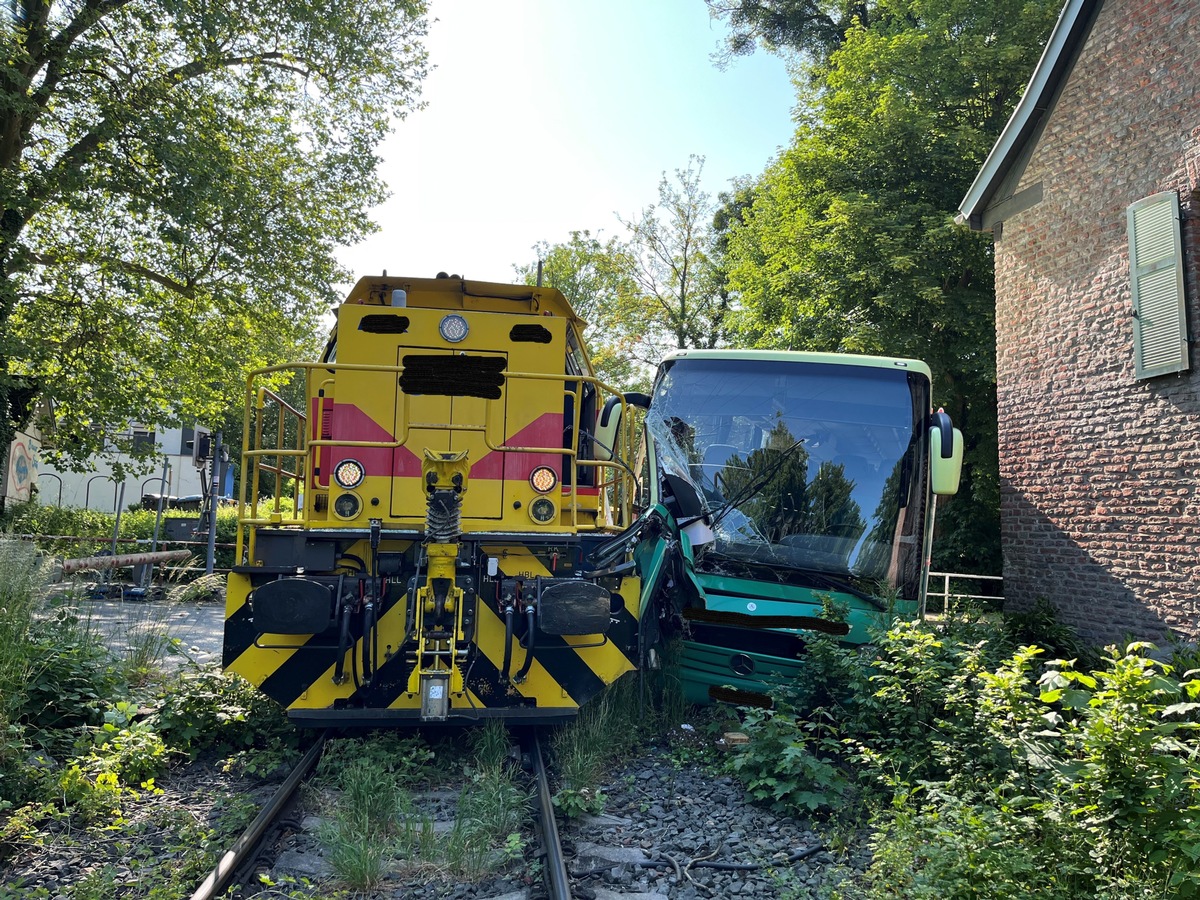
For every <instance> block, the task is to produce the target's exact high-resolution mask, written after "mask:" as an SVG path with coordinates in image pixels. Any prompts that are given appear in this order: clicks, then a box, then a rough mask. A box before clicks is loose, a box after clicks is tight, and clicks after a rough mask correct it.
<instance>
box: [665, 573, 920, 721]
mask: <svg viewBox="0 0 1200 900" xmlns="http://www.w3.org/2000/svg"><path fill="white" fill-rule="evenodd" d="M695 579H696V581H697V583H698V584H699V585H700V588H701V597H702V598H703V600H704V606H705V608H706V609H708V610H710V611H714V612H733V613H742V614H749V615H757V616H813V617H817V618H820V617H821V616H822V612H823V609H824V602H823V600H824V598H825V597H828V598H830V599H831V600H832V601H833V602H834V603H836V604H838V605H839V606H844V607H847V608H848V615H847V619H846V623H847V624H848V625H849V626H850V632H849V633H848V634H847V635H845V637H843V638H842V639H841V640H842V642H843V643H846V644H852V645H861V644H866V643H869V642H870V640H871V632H872V631H874V630H876V629H878V628H880V627H882V626H885V625H886V624H887V623H888V622H889V621H890V619H891V618H893V617H894V616H896V615H906V614H907V615H915V614H916V604H912V603H908V604H904V605H903V607H902V608H899V609H896V610H894V611H893V612H892V613H890V614H889V613H888V612H885V611H884V610H881V609H879V608H878V607H876V606H875V605H874V604H872V603H870V602H868V601H866V600H863V599H862V598H861V597H855V596H853V595H852V594H845V593H842V592H840V591H834V590H820V589H817V588H806V587H798V586H795V585H788V584H782V583H779V582H766V581H754V580H751V579H746V578H733V577H730V576H726V575H713V574H709V573H705V572H700V573H697V574H696V576H695ZM762 630H763V632H775V633H784V634H794V635H799V636H804V635H806V634H812V633H813V632H807V631H804V630H800V629H782V628H781V629H767V628H764V629H762ZM738 657H749V658H750V659H751V660H752V661H753V663H754V674H753V675H749V676H746V675H740V674H738V673H737V672H736V671H735V669H734V668H733V663H734V660H735V659H737V658H738ZM803 665H804V663H803V657H801V656H797V657H795V658H788V657H783V656H772V655H768V654H765V653H756V652H753V651H750V650H746V649H737V648H732V647H725V646H721V645H714V644H706V643H701V642H699V641H695V640H685V641H684V642H683V650H682V653H681V654H680V659H679V670H680V671H679V675H680V679H681V681H682V683H683V693H684V697H685V698H686V699H687V701H688V702H690V703H709V702H711V700H710V695H709V689H710V688H714V687H733V688H736V689H737V690H740V691H749V692H754V693H769V692H770V691H771V690H772V689H773V688H775V687H780V686H785V685H787V684H789V683H790V682H792V681H793V680H794V679H795V678H796V677H797V676H798V675H799V673H800V671H801V669H802V667H803Z"/></svg>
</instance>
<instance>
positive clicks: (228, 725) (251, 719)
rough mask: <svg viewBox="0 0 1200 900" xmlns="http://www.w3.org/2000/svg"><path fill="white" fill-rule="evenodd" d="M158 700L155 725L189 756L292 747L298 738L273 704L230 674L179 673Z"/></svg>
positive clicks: (282, 713) (245, 682) (167, 739)
mask: <svg viewBox="0 0 1200 900" xmlns="http://www.w3.org/2000/svg"><path fill="white" fill-rule="evenodd" d="M158 703H159V708H158V712H157V713H156V714H155V716H154V719H153V725H154V727H155V729H156V730H157V731H158V733H159V734H161V735H162V737H163V739H164V740H165V741H166V742H167V744H168V745H169V746H171V747H172V748H175V749H177V750H180V751H182V752H184V753H188V754H190V755H191V756H192V757H193V758H194V757H197V756H199V755H201V754H204V753H212V754H216V755H218V756H222V757H224V756H228V755H230V754H232V753H235V752H238V751H244V750H249V749H251V748H253V747H255V746H258V745H267V744H272V743H274V744H276V745H278V744H279V743H280V742H282V744H283V745H285V746H287V747H292V748H294V747H295V746H296V745H297V743H298V737H297V735H296V731H295V729H294V727H293V726H292V724H291V723H290V722H289V721H288V720H287V716H286V715H285V714H284V712H283V710H282V709H281V708H280V706H279V704H277V703H275V702H274V701H273V700H271V699H270V698H268V697H266V696H265V695H263V694H260V693H259V692H258V691H257V690H256V689H255V688H254V687H253V685H251V684H250V683H249V682H248V681H246V680H245V679H243V678H239V677H238V676H236V675H226V674H223V673H221V672H215V671H211V670H203V671H199V672H190V673H185V674H184V675H183V676H182V678H181V680H180V682H179V683H178V684H176V685H173V686H172V688H171V690H170V691H169V692H168V693H166V694H165V695H164V696H162V697H160V698H159V700H158Z"/></svg>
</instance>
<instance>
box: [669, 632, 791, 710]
mask: <svg viewBox="0 0 1200 900" xmlns="http://www.w3.org/2000/svg"><path fill="white" fill-rule="evenodd" d="M739 655H740V656H746V657H749V658H750V659H751V660H752V661H753V663H754V674H753V675H750V676H743V675H738V674H735V673H734V672H733V671H732V670H731V669H730V668H729V661H730V660H731V659H732V658H733V657H734V656H739ZM803 666H804V664H803V662H802V661H801V660H799V659H784V658H783V657H780V656H766V655H765V654H762V653H747V652H746V651H744V650H730V649H728V648H727V647H714V646H713V645H711V644H699V643H696V642H695V641H684V642H683V647H682V652H681V653H680V654H679V669H680V678H681V681H682V684H683V697H684V699H685V700H686V701H687V702H688V703H695V704H697V705H701V706H702V705H704V704H707V703H711V702H712V698H711V697H710V696H709V693H708V690H709V688H712V687H731V688H734V689H736V690H739V691H745V692H747V693H757V694H761V693H768V692H770V691H771V690H773V689H774V688H776V687H784V686H786V685H788V684H791V683H793V682H794V681H795V680H796V678H798V677H799V675H800V672H801V670H802V669H803Z"/></svg>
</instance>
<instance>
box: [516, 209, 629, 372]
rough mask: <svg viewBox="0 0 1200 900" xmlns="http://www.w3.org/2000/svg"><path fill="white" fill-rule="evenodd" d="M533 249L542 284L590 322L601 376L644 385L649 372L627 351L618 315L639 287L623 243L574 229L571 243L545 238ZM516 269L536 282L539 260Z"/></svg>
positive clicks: (594, 356) (589, 338)
mask: <svg viewBox="0 0 1200 900" xmlns="http://www.w3.org/2000/svg"><path fill="white" fill-rule="evenodd" d="M533 250H534V252H535V253H536V254H537V259H538V261H539V262H540V263H541V267H542V283H543V284H544V285H546V286H547V287H552V288H556V289H557V290H559V291H562V293H563V296H565V297H566V298H567V301H568V302H569V303H570V304H571V306H572V308H573V309H574V310H575V312H576V313H578V314H579V316H580V317H581V318H582V319H584V321H586V322H587V323H588V324H589V326H590V327H589V328H588V329H587V331H586V333H585V337H586V341H587V349H588V354H589V356H590V357H591V360H592V365H593V366H595V367H596V372H597V374H598V375H599V377H600V378H601V379H602V380H603V381H606V382H608V383H609V384H611V385H613V386H614V387H618V388H626V389H634V388H636V387H643V386H644V384H643V382H644V381H645V373H644V372H642V371H641V370H640V369H639V368H638V367H637V366H636V365H635V363H634V362H633V361H632V360H631V359H630V358H629V357H628V356H627V355H626V354H625V353H624V352H623V351H622V349H621V348H622V345H623V344H624V343H625V342H626V336H625V335H623V334H621V333H620V332H619V328H620V322H619V318H618V317H617V316H615V315H613V311H614V310H616V309H618V308H619V307H620V306H621V304H622V303H623V302H624V300H625V298H627V297H629V296H631V295H632V294H633V291H634V288H633V285H632V284H631V283H630V281H629V279H628V278H627V277H626V275H625V274H624V273H623V271H622V268H621V260H622V259H623V258H624V254H625V248H624V245H623V244H622V243H621V242H620V241H618V240H617V239H616V238H615V237H614V238H609V239H608V240H606V241H601V239H600V236H599V234H597V235H596V236H595V237H593V236H592V233H591V232H590V231H572V232H571V236H570V239H569V240H567V241H566V243H562V244H549V243H547V242H545V241H542V242H540V243H538V244H537V245H535V246H534V248H533ZM513 268H514V269H515V270H516V273H517V277H518V278H520V279H521V281H523V282H524V283H525V284H537V278H538V264H537V263H530V264H528V265H523V266H513Z"/></svg>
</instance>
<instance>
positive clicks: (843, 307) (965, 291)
mask: <svg viewBox="0 0 1200 900" xmlns="http://www.w3.org/2000/svg"><path fill="white" fill-rule="evenodd" d="M872 9H873V10H874V14H873V16H872V17H868V20H867V23H866V24H864V23H862V22H857V21H856V22H855V23H852V24H851V25H850V27H849V28H847V30H846V32H845V34H844V36H843V38H842V40H841V42H840V44H839V46H838V47H837V48H836V49H834V50H833V51H832V52H831V53H830V54H829V58H828V63H827V64H826V65H813V66H811V67H810V72H811V73H812V75H813V81H812V83H811V84H809V85H807V86H805V87H804V88H802V91H803V95H802V98H803V101H804V102H802V103H801V108H803V109H805V110H806V113H805V114H804V115H803V117H802V118H801V119H800V121H799V123H798V128H797V132H796V135H795V137H794V139H793V141H792V144H791V145H790V146H789V147H788V148H787V149H786V150H785V151H784V152H783V153H782V154H781V155H780V157H779V158H778V159H777V160H776V161H775V162H774V163H773V164H772V165H771V166H770V167H768V169H767V170H766V172H764V173H763V175H762V176H761V178H760V179H759V180H758V182H757V183H756V184H755V185H754V186H753V188H752V189H751V191H750V195H751V196H752V200H751V202H750V204H749V207H748V208H744V209H743V210H742V215H741V219H740V221H736V220H735V222H734V224H733V227H732V228H731V229H730V233H729V235H728V255H727V258H726V260H725V261H724V265H725V267H726V268H727V270H728V277H729V282H730V287H731V288H732V289H733V290H734V291H735V293H736V295H737V297H738V299H739V304H740V311H739V316H738V318H737V321H736V328H737V331H738V334H739V335H740V337H741V339H742V341H744V342H748V343H750V344H752V345H754V346H759V347H779V348H792V349H812V350H828V351H843V352H860V353H884V354H896V355H910V356H914V357H918V358H922V359H925V360H926V361H928V362H929V364H930V366H931V368H932V369H933V372H934V383H935V390H936V396H935V403H937V404H939V405H943V406H945V408H946V410H947V411H948V412H950V413H951V415H952V416H953V417H954V419H955V421H956V424H958V425H960V427H962V428H963V431H964V434H965V436H966V438H967V442H968V443H967V458H966V470H965V480H964V485H963V489H962V491H961V493H960V495H959V497H957V498H955V499H954V501H953V502H951V503H949V504H947V505H946V507H945V509H944V511H943V514H942V515H941V522H942V533H943V538H942V539H941V540H940V541H939V548H938V558H937V559H936V560H935V563H936V564H937V565H940V566H955V567H957V566H963V567H969V568H970V567H979V568H984V569H995V568H998V566H999V528H998V524H999V523H998V508H999V485H998V476H997V461H996V454H997V449H996V446H997V445H996V441H997V439H996V413H995V403H996V400H995V396H996V395H995V350H994V346H995V344H994V340H995V338H994V321H993V317H994V306H993V304H994V300H993V284H992V254H991V246H990V242H989V241H988V240H987V239H986V238H984V237H981V236H979V235H975V234H972V233H970V232H968V231H966V230H965V229H961V228H959V227H957V226H955V225H954V224H953V221H952V219H951V214H950V210H953V209H954V208H955V206H956V205H957V203H958V200H959V199H960V198H961V197H962V195H963V193H964V192H965V191H966V188H967V186H968V185H969V184H970V182H971V180H972V178H973V177H974V174H975V172H976V171H977V170H978V167H979V165H980V164H981V163H982V161H983V159H984V157H985V155H986V153H987V151H988V150H989V148H990V147H991V145H992V144H993V143H994V140H995V138H996V136H997V135H998V134H999V132H1000V130H1001V128H1002V127H1003V125H1004V122H1005V121H1006V119H1007V116H1008V115H1009V113H1010V111H1011V109H1012V106H1013V104H1014V103H1015V102H1016V100H1017V98H1018V96H1019V94H1020V91H1021V88H1022V87H1023V85H1024V84H1025V81H1026V80H1027V78H1028V75H1029V72H1030V71H1032V69H1033V67H1034V65H1035V64H1036V61H1037V57H1038V54H1039V53H1040V50H1041V44H1042V41H1043V40H1044V37H1045V35H1046V34H1048V33H1049V29H1050V26H1051V25H1052V23H1053V20H1054V16H1055V15H1056V13H1057V11H1058V2H1057V0H996V2H993V0H881V2H879V3H877V4H874V5H873V7H872ZM807 49H811V48H810V47H809V48H807Z"/></svg>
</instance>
